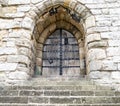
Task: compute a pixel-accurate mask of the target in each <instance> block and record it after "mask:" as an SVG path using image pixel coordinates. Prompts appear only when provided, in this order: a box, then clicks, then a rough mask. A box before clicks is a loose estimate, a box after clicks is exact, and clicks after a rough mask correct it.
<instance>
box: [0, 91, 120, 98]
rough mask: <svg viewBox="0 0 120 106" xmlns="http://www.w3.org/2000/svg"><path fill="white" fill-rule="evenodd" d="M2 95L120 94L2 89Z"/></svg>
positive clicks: (109, 94)
mask: <svg viewBox="0 0 120 106" xmlns="http://www.w3.org/2000/svg"><path fill="white" fill-rule="evenodd" d="M0 96H44V97H45V96H47V97H48V96H52V97H53V96H66V97H67V96H78V97H80V96H120V92H117V91H115V92H113V91H70V90H64V91H62V90H59V91H55V90H45V91H44V90H37V91H36V90H7V91H6V90H1V91H0Z"/></svg>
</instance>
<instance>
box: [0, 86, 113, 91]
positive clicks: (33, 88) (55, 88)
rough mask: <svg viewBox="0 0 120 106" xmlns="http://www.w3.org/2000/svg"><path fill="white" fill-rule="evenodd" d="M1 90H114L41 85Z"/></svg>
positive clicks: (109, 88)
mask: <svg viewBox="0 0 120 106" xmlns="http://www.w3.org/2000/svg"><path fill="white" fill-rule="evenodd" d="M0 90H75V91H78V90H82V91H83V90H85V91H86V90H89V91H90V90H108V91H110V90H113V89H112V88H111V87H107V86H99V85H41V86H1V87H0Z"/></svg>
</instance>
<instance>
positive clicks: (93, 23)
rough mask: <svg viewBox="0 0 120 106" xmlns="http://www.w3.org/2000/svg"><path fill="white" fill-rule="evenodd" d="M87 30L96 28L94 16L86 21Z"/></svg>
mask: <svg viewBox="0 0 120 106" xmlns="http://www.w3.org/2000/svg"><path fill="white" fill-rule="evenodd" d="M85 25H86V28H90V27H93V26H95V17H94V16H90V17H88V18H87V19H86V22H85Z"/></svg>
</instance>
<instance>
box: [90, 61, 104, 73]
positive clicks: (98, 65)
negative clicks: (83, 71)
mask: <svg viewBox="0 0 120 106" xmlns="http://www.w3.org/2000/svg"><path fill="white" fill-rule="evenodd" d="M89 68H90V70H91V71H96V70H101V68H102V61H101V60H94V61H91V62H90V63H89Z"/></svg>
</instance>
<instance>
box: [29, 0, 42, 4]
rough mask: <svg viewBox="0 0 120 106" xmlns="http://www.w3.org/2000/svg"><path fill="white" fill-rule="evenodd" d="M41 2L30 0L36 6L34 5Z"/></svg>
mask: <svg viewBox="0 0 120 106" xmlns="http://www.w3.org/2000/svg"><path fill="white" fill-rule="evenodd" d="M42 1H43V0H31V3H33V4H36V3H39V2H42Z"/></svg>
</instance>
